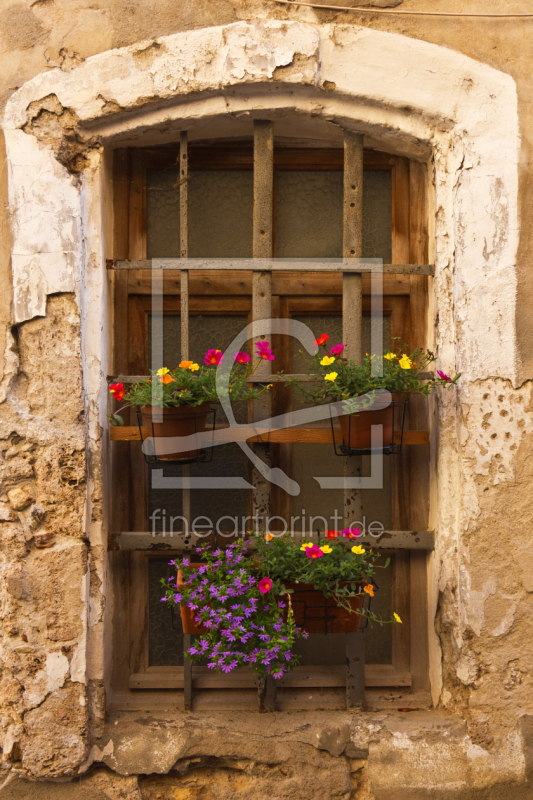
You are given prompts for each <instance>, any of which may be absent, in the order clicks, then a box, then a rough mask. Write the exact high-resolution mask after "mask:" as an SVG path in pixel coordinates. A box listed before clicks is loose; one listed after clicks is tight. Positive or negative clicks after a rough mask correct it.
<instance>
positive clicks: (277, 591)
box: [161, 529, 401, 680]
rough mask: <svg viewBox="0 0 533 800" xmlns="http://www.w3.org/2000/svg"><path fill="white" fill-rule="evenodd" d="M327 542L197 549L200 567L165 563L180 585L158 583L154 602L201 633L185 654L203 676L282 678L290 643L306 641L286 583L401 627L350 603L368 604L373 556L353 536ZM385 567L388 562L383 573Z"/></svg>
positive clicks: (271, 540) (290, 663)
mask: <svg viewBox="0 0 533 800" xmlns="http://www.w3.org/2000/svg"><path fill="white" fill-rule="evenodd" d="M327 535H328V539H327V540H326V541H327V543H325V544H323V545H321V546H319V545H316V544H313V543H311V542H299V541H294V540H292V539H290V538H289V537H287V536H284V537H280V538H276V537H274V536H273V534H267V535H266V536H265V537H258V541H257V550H256V552H255V553H253V552H251V550H250V548H249V546H248V543H247V542H246V541H243V540H242V539H241V540H238V541H236V542H235V543H233V544H231V545H229V546H228V547H227V548H226V550H222V549H221V548H218V547H213V546H211V545H208V544H204V545H200V546H199V547H197V548H196V553H197V554H198V556H199V558H201V559H202V562H201V563H196V564H191V562H190V559H189V558H182V559H181V560H179V559H177V560H172V561H171V562H170V564H171V565H172V566H175V567H176V569H177V570H178V572H179V577H178V579H177V580H176V579H170V580H165V579H162V580H161V584H162V586H163V588H164V590H165V596H164V597H162V598H161V601H162V602H164V603H168V604H170V605H171V606H174V605H176V604H179V605H181V606H184V607H185V608H187V609H190V610H191V611H192V612H193V614H194V620H195V622H196V624H197V625H201V626H203V628H204V630H205V633H203V634H202V635H201V636H200V638H199V640H198V641H197V642H196V643H195V644H194V645H193V646H192V647H190V648H189V650H188V656H189V658H190V659H191V660H192V661H193V662H201V661H205V660H207V666H208V667H209V668H210V669H215V670H217V671H220V672H231V671H232V670H234V669H236V668H237V667H243V666H248V667H250V668H251V669H252V670H253V671H254V672H256V673H257V674H258V675H259V677H260V679H262V680H264V678H265V677H266V676H267V675H272V676H273V677H274V678H281V677H282V675H283V674H284V673H285V672H287V671H288V670H290V669H292V668H293V667H295V666H296V665H297V663H298V657H297V656H295V655H294V654H293V653H292V647H293V645H294V642H295V641H296V640H297V639H298V638H300V637H304V638H306V637H307V635H308V634H307V632H306V631H304V630H302V629H301V628H299V627H298V626H297V625H296V623H295V620H294V616H293V612H292V606H291V594H292V593H293V592H294V589H293V588H291V587H290V586H286V585H285V584H288V583H289V582H290V583H296V584H298V583H300V584H303V585H305V584H311V585H312V586H313V588H315V589H316V590H317V591H320V592H322V593H323V594H324V595H325V596H326V597H334V598H335V601H336V603H337V604H338V605H339V606H342V607H343V608H345V609H346V610H348V611H350V612H353V613H360V614H362V615H363V616H366V617H368V618H369V619H370V620H371V621H374V622H377V623H379V624H380V625H382V624H383V623H384V622H401V619H400V617H399V616H398V614H393V616H392V619H390V620H383V619H382V618H381V617H379V616H378V615H377V614H374V613H373V612H370V610H365V611H359V610H358V611H354V609H353V608H352V606H351V605H350V599H351V598H354V597H358V596H359V597H360V596H361V595H362V596H367V597H368V596H370V597H373V596H374V583H373V582H372V575H373V574H374V570H375V569H379V568H380V567H378V566H377V565H376V564H375V562H376V560H377V558H378V554H376V553H374V552H372V550H366V549H365V548H364V547H362V546H361V545H357V544H354V543H353V539H354V538H357V536H359V535H360V532H359V531H358V530H357V529H355V530H353V531H352V530H349V529H347V530H345V531H342V533H339V532H338V531H328V532H327ZM388 564H389V560H388V559H387V562H386V564H385V565H384V567H382V568H383V569H384V568H386V567H387V566H388Z"/></svg>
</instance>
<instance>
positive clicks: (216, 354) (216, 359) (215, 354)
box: [204, 350, 224, 365]
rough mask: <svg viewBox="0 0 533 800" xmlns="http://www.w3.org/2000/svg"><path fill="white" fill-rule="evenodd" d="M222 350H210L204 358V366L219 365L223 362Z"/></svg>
mask: <svg viewBox="0 0 533 800" xmlns="http://www.w3.org/2000/svg"><path fill="white" fill-rule="evenodd" d="M223 358H224V356H223V354H222V350H208V351H207V353H206V354H205V356H204V364H215V365H218V364H220V363H221V361H222V360H223Z"/></svg>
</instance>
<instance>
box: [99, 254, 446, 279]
mask: <svg viewBox="0 0 533 800" xmlns="http://www.w3.org/2000/svg"><path fill="white" fill-rule="evenodd" d="M106 265H107V268H108V269H115V270H128V269H130V270H139V269H162V270H181V269H187V270H190V271H200V270H204V271H205V270H221V269H222V270H248V271H259V272H356V273H358V272H359V273H363V272H364V273H371V272H372V271H378V265H377V264H373V263H372V262H371V261H369V260H368V259H357V258H350V259H342V258H330V259H296V258H295V259H287V260H283V259H279V260H278V259H268V258H255V259H251V258H228V259H213V258H187V259H180V258H154V259H145V260H143V261H131V260H124V259H118V260H114V259H108V260H107V262H106ZM379 271H383V272H384V273H386V274H391V275H433V274H434V271H435V267H434V265H433V264H382V265H379Z"/></svg>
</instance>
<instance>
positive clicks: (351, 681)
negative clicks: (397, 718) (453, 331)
mask: <svg viewBox="0 0 533 800" xmlns="http://www.w3.org/2000/svg"><path fill="white" fill-rule="evenodd" d="M342 249H343V258H362V256H363V136H362V134H360V133H354V132H353V131H345V132H344V201H343V248H342ZM342 326H343V341H344V344H345V345H346V349H345V351H344V352H345V354H346V358H349V359H351V360H352V361H355V363H356V364H361V363H362V330H363V287H362V275H361V273H357V272H355V273H354V272H352V273H348V272H345V273H343V278H342ZM344 476H345V478H353V477H356V478H357V477H361V457H360V456H356V457H349V458H346V459H345V464H344ZM362 520H363V508H362V498H361V490H360V489H348V488H346V489H345V490H344V525H345V527H349V526H350V525H351V524H352V523H354V522H358V521H360V522H362ZM346 662H347V672H346V707H347V708H354V707H357V706H362V705H363V703H364V699H365V659H364V640H363V631H362V630H359V631H357V632H356V633H347V634H346Z"/></svg>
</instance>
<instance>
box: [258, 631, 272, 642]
mask: <svg viewBox="0 0 533 800" xmlns="http://www.w3.org/2000/svg"><path fill="white" fill-rule="evenodd" d="M259 638H260V639H261V641H262V642H269V641H270V636H269V635H268V633H260V634H259Z"/></svg>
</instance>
